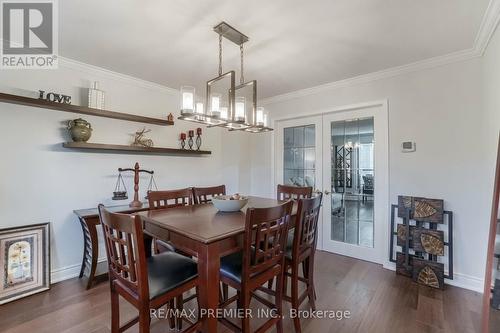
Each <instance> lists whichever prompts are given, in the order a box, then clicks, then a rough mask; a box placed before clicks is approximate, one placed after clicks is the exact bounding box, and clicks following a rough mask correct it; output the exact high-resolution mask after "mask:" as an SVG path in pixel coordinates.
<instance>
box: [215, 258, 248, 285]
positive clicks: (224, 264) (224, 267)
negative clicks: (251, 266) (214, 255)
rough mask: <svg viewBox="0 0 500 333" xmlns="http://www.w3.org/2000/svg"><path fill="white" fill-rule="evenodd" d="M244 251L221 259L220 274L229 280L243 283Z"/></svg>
mask: <svg viewBox="0 0 500 333" xmlns="http://www.w3.org/2000/svg"><path fill="white" fill-rule="evenodd" d="M242 267H243V251H239V252H235V253H232V254H229V255H227V256H224V257H222V258H221V259H220V272H221V274H223V275H225V276H227V277H228V278H230V279H232V280H234V281H236V282H238V283H241V271H242Z"/></svg>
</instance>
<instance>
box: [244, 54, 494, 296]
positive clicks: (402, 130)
mask: <svg viewBox="0 0 500 333" xmlns="http://www.w3.org/2000/svg"><path fill="white" fill-rule="evenodd" d="M497 59H498V58H497ZM481 66H482V59H481V58H474V59H472V60H468V61H465V62H458V63H454V64H449V65H445V66H441V67H436V68H432V69H427V70H421V71H418V72H413V73H407V74H402V75H398V76H395V77H391V78H385V79H380V80H376V81H371V82H367V83H360V84H355V85H352V86H347V87H342V88H337V89H335V88H332V89H330V90H327V91H321V92H318V93H312V94H307V95H305V96H300V97H297V98H292V99H287V100H282V101H277V102H271V103H270V104H268V105H266V108H267V109H268V110H269V111H270V113H271V116H272V117H273V118H281V117H286V116H293V115H298V114H304V113H308V112H310V113H315V112H318V111H328V110H332V109H334V108H338V107H341V106H344V105H350V104H358V103H363V102H370V101H378V100H382V99H387V100H388V103H389V154H390V157H389V160H390V162H389V163H390V167H389V173H390V202H391V203H396V202H397V196H398V195H399V194H407V195H415V196H424V197H430V198H442V199H444V200H445V209H449V210H452V211H453V212H454V217H455V232H454V241H455V251H454V255H455V271H456V281H455V282H454V283H455V284H458V285H462V286H465V287H468V288H472V289H476V290H482V280H483V272H484V265H485V253H486V252H485V251H486V241H485V240H486V239H487V232H488V220H489V212H490V211H489V207H490V204H491V197H490V191H489V189H490V185H491V178H490V177H489V175H490V170H491V165H488V164H486V163H483V160H484V156H486V155H488V154H489V153H490V152H489V145H485V144H484V140H486V139H488V137H487V136H486V135H485V132H484V123H483V122H482V121H481V119H482V117H483V113H484V112H483V107H482V102H483V101H482V100H483V99H482V89H481V86H482V80H481V78H482V75H481V74H482V73H481ZM272 138H273V135H272V134H266V135H262V136H254V137H253V147H254V149H253V159H252V174H251V177H252V193H254V194H261V195H273V191H274V189H273V187H272V185H270V184H271V182H272V172H273V170H272V167H271V166H272V159H273V156H272V151H271V147H272V146H273V142H272ZM489 139H490V140H491V137H490V138H489ZM407 140H411V141H415V142H416V144H417V151H416V152H415V153H411V154H407V153H401V151H400V145H401V142H402V141H407ZM257 180H258V181H257ZM388 209H389V208H388ZM387 241H388V240H387Z"/></svg>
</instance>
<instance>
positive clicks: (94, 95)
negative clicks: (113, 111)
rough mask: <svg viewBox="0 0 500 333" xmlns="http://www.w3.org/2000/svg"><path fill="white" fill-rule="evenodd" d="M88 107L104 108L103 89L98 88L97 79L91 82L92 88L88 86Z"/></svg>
mask: <svg viewBox="0 0 500 333" xmlns="http://www.w3.org/2000/svg"><path fill="white" fill-rule="evenodd" d="M88 107H89V108H92V109H100V110H104V91H102V90H99V82H97V81H95V82H94V83H93V84H92V88H89V103H88Z"/></svg>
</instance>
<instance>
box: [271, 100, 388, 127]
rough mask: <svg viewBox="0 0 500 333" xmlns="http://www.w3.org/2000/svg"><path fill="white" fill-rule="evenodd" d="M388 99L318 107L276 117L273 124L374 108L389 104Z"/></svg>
mask: <svg viewBox="0 0 500 333" xmlns="http://www.w3.org/2000/svg"><path fill="white" fill-rule="evenodd" d="M387 101H388V100H387V99H381V100H377V101H370V102H364V103H355V104H349V105H343V106H339V107H335V108H325V109H318V110H314V111H312V112H303V113H299V114H296V115H294V116H282V117H276V118H273V126H276V123H275V122H278V121H284V120H291V119H297V118H304V117H312V116H321V115H328V114H330V113H336V112H346V111H353V110H359V109H366V108H372V107H376V106H387Z"/></svg>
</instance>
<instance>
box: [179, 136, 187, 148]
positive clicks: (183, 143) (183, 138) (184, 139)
mask: <svg viewBox="0 0 500 333" xmlns="http://www.w3.org/2000/svg"><path fill="white" fill-rule="evenodd" d="M180 140H181V148H182V149H186V133H181V137H180Z"/></svg>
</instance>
